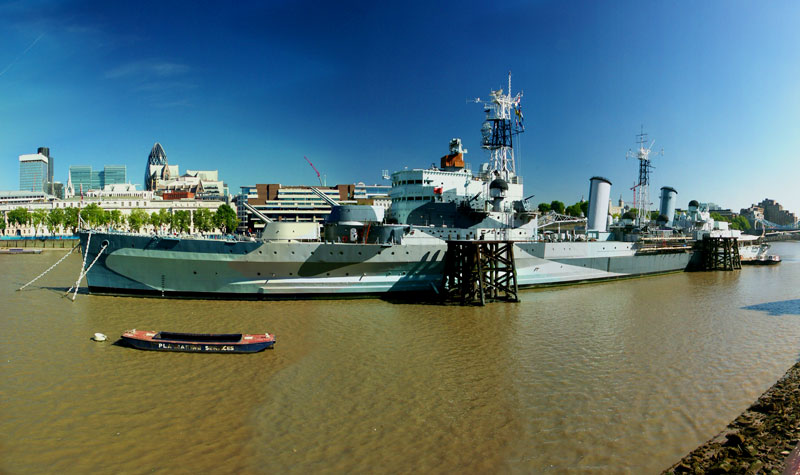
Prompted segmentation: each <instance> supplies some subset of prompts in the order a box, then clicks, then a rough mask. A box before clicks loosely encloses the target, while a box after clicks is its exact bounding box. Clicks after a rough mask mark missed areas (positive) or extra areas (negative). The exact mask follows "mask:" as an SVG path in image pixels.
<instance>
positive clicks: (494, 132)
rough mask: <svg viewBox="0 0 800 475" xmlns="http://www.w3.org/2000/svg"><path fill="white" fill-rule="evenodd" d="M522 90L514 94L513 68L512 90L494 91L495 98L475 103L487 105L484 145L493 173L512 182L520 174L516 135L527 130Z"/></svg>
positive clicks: (476, 100)
mask: <svg viewBox="0 0 800 475" xmlns="http://www.w3.org/2000/svg"><path fill="white" fill-rule="evenodd" d="M521 101H522V92H518V93H517V94H516V95H514V96H512V95H511V71H509V72H508V93H506V94H503V89H499V90H497V91H492V92H491V99H489V100H481V98H479V97H478V98H475V99H473V100H472V101H471V102H475V103H478V104H483V111H484V112H485V113H486V120H484V122H483V126H482V127H481V135H482V138H481V148H484V149H486V150H487V151H488V152H489V170H488V171H489V173H493V172H497V173H498V174H499V175H500V177H502V178H503V179H505V180H506V181H508V182H509V183H513V182H515V181H516V180H515V178H516V175H517V169H516V164H515V162H514V136H516V135H519V134H521V133H522V132H524V131H525V127H524V126H523V116H522V109H521V107H520V102H521Z"/></svg>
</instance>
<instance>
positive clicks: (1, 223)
mask: <svg viewBox="0 0 800 475" xmlns="http://www.w3.org/2000/svg"><path fill="white" fill-rule="evenodd" d="M5 228H6V214H5V213H4V212H0V231H2V230H4V229H5Z"/></svg>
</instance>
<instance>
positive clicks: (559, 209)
mask: <svg viewBox="0 0 800 475" xmlns="http://www.w3.org/2000/svg"><path fill="white" fill-rule="evenodd" d="M550 209H552V210H553V211H555V212H556V213H558V214H564V203H562V202H560V201H557V200H554V201H552V202H551V203H550Z"/></svg>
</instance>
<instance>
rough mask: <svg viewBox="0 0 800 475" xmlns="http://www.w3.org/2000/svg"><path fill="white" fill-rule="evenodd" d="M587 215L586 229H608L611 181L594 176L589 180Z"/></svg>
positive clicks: (604, 230)
mask: <svg viewBox="0 0 800 475" xmlns="http://www.w3.org/2000/svg"><path fill="white" fill-rule="evenodd" d="M589 183H590V185H589V216H588V220H587V223H586V230H587V231H600V232H601V233H604V232H606V231H607V230H608V228H607V226H608V203H609V201H608V200H609V197H610V196H611V182H610V181H608V180H607V179H605V178H603V177H600V176H595V177H592V179H591V180H589Z"/></svg>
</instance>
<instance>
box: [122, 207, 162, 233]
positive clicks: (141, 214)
mask: <svg viewBox="0 0 800 475" xmlns="http://www.w3.org/2000/svg"><path fill="white" fill-rule="evenodd" d="M153 214H155V213H153ZM149 221H150V216H149V215H148V214H147V212H146V211H144V210H143V209H140V208H136V209H134V210H131V214H129V215H128V226H129V227H130V228H131V231H133V232H135V233H138V232H139V230H140V229H142V226H146V225H147V223H148V222H149Z"/></svg>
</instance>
